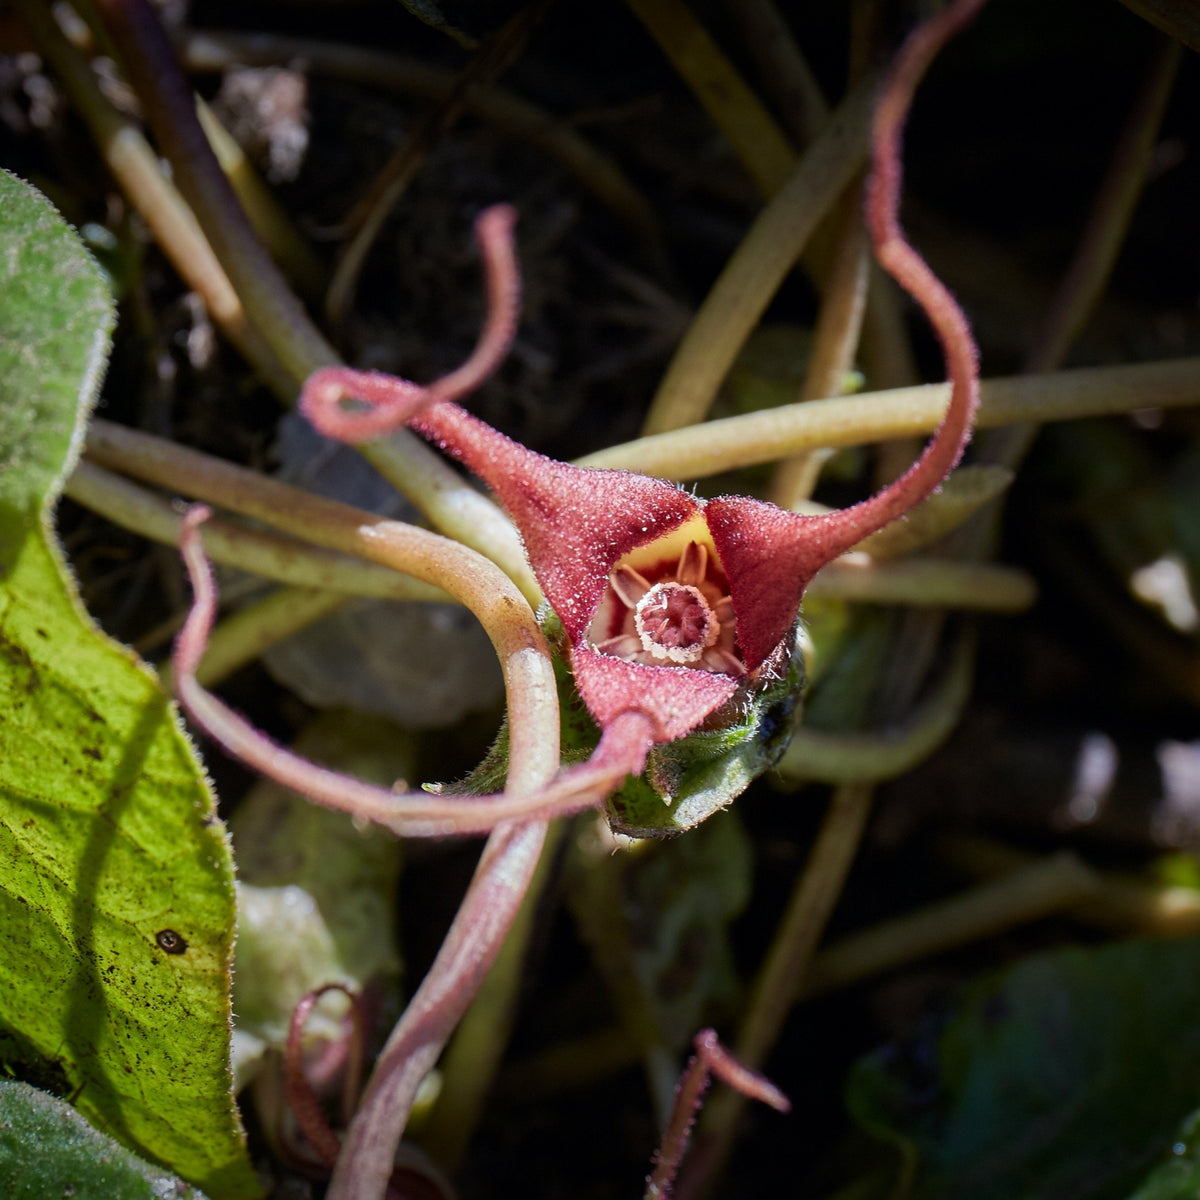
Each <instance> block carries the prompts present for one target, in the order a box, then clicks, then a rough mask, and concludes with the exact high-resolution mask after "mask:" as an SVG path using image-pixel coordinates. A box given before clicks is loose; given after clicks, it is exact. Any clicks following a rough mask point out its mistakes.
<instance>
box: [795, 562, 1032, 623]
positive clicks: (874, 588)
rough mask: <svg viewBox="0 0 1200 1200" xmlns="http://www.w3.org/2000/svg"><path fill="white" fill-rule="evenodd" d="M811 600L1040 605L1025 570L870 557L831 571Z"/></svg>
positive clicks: (814, 586) (983, 607)
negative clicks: (821, 597) (818, 597)
mask: <svg viewBox="0 0 1200 1200" xmlns="http://www.w3.org/2000/svg"><path fill="white" fill-rule="evenodd" d="M806 595H808V596H812V597H816V596H827V597H834V598H837V599H839V600H857V601H860V602H862V603H864V604H911V605H915V606H917V607H920V608H961V609H971V610H974V611H976V612H995V613H1019V612H1024V611H1025V610H1026V609H1027V608H1029V607H1030V606H1031V605H1032V604H1033V602H1034V600H1036V599H1037V585H1036V584H1035V583H1034V581H1033V578H1032V576H1030V575H1029V574H1028V573H1027V572H1025V571H1022V570H1021V569H1020V568H1019V567H1006V566H1001V565H998V564H996V563H975V562H960V561H958V560H957V559H950V558H912V559H905V560H904V561H902V562H878V563H877V562H872V561H871V560H870V559H869V558H867V557H866V555H858V554H851V555H848V556H847V557H845V558H841V559H838V560H837V561H836V562H833V563H830V564H829V566H827V567H825V568H824V569H823V570H822V571H821V572H820V574H819V575H817V577H816V578H815V579H814V580H813V581H812V583H810V584H809V585H808V589H807V591H806Z"/></svg>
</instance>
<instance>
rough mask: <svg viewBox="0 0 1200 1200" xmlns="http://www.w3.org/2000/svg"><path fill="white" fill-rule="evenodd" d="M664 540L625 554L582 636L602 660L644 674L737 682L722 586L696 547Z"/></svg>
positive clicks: (688, 541) (708, 554)
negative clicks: (671, 670) (666, 672)
mask: <svg viewBox="0 0 1200 1200" xmlns="http://www.w3.org/2000/svg"><path fill="white" fill-rule="evenodd" d="M680 540H681V539H680V535H678V534H676V535H668V537H666V538H664V539H661V540H660V541H659V542H654V543H651V544H650V545H648V546H642V547H640V548H639V549H638V550H635V551H633V552H631V553H630V554H627V555H625V556H624V557H623V558H622V559H621V560H620V561H619V562H618V563H617V564H616V566H614V567H613V569H612V570H611V571H610V572H609V576H608V591H607V593H606V594H605V597H604V599H603V600H602V601H601V604H600V607H599V609H598V610H597V612H596V616H595V617H594V618H593V620H592V623H591V625H590V627H589V629H588V640H589V641H590V642H591V644H592V645H593V646H594V647H595V649H597V650H599V651H600V652H601V653H602V654H611V655H613V656H614V657H615V658H623V659H625V660H627V661H629V662H639V663H643V664H645V665H646V666H651V667H692V668H695V669H697V670H702V671H715V672H717V673H718V674H722V675H744V674H745V673H746V665H745V663H744V662H743V661H742V660H741V658H740V657H739V656H738V654H737V651H736V641H737V625H736V622H735V620H734V615H733V602H732V600H730V598H729V581H728V579H727V578H726V576H725V572H724V571H723V570H722V569H721V566H720V563H719V561H718V559H717V556H716V554H715V553H714V552H713V551H711V550H710V548H709V547H708V546H707V545H706V544H705V543H704V542H703V541H699V540H697V539H696V538H694V537H691V536H688V534H687V533H686V532H685V534H684V535H683V545H682V549H677V547H678V545H679V542H680Z"/></svg>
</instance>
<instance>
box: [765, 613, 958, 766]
mask: <svg viewBox="0 0 1200 1200" xmlns="http://www.w3.org/2000/svg"><path fill="white" fill-rule="evenodd" d="M974 652H975V649H974V639H973V638H969V637H964V638H962V639H960V641H959V643H958V645H957V646H956V647H955V650H954V653H953V655H952V656H951V659H950V662H949V664H948V666H947V668H946V671H945V674H944V675H943V676H942V678H941V680H939V682H938V684H937V686H936V687H935V689H934V691H933V692H932V694H931V695H929V696H928V697H927V698H926V699H925V700H923V701H922V702H921V703H920V704H919V705H918V706H917V708H916V709H915V710H914V711H913V712H912V713H911V714H910V715H909V716H908V717H907V719H906V720H905V721H904V723H903V724H901V725H897V726H894V727H893V728H891V729H882V730H879V731H878V732H875V733H826V732H824V731H822V730H819V729H811V728H808V727H807V726H805V725H801V726H800V727H799V728H798V729H797V730H796V731H795V733H794V734H793V735H792V741H791V743H790V745H789V746H788V748H787V750H786V751H785V753H784V756H783V758H782V760H781V761H780V763H779V768H778V769H779V772H780V774H781V775H783V777H784V778H785V779H788V780H794V781H800V780H811V781H814V782H820V783H838V784H849V783H854V782H857V783H882V782H883V781H884V780H887V779H896V778H897V777H899V776H900V775H903V774H904V773H905V772H906V771H910V770H911V769H912V768H913V767H914V766H916V765H917V764H918V763H920V762H923V761H924V760H925V759H926V758H928V757H929V755H931V754H932V753H933V752H934V750H936V749H937V748H938V747H939V746H940V745H941V744H942V743H943V742H944V741H945V740H946V739H947V738H948V737H949V736H950V734H951V733H952V732H953V730H954V727H955V725H957V724H958V719H959V717H960V716H961V715H962V710H963V707H964V706H965V705H966V702H967V698H968V697H969V696H970V693H971V678H972V673H973V672H972V667H973V664H974Z"/></svg>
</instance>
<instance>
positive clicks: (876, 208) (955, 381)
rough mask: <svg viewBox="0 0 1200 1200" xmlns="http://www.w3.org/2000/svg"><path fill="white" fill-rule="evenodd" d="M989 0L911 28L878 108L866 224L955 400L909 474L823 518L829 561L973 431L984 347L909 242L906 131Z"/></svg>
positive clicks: (899, 510)
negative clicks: (929, 336)
mask: <svg viewBox="0 0 1200 1200" xmlns="http://www.w3.org/2000/svg"><path fill="white" fill-rule="evenodd" d="M984 3H985V0H955V2H954V3H952V4H950V5H948V6H947V7H946V8H945V9H943V10H942V11H941V12H940V13H938V15H937V16H935V17H933V18H932V19H931V20H929V21H926V22H925V24H923V25H920V26H918V27H917V28H916V29H915V30H913V32H912V33H911V34H910V35H909V37H908V39H907V41H905V43H904V45H903V46H902V47H901V49H900V52H899V54H898V55H897V56H896V60H895V63H894V65H893V67H892V71H891V73H890V74H889V76H888V79H887V81H886V83H885V84H884V87H883V91H882V93H881V94H880V97H879V104H878V107H877V108H876V111H875V122H874V127H873V129H872V134H871V158H872V169H871V176H870V178H869V179H868V180H867V205H866V221H867V228H868V229H869V230H870V233H871V240H872V242H873V243H874V247H875V256H876V258H877V259H878V260H879V264H880V266H882V267H883V268H884V270H886V271H887V272H888V273H889V274H890V275H891V276H892V277H893V278H894V279H895V280H896V282H897V283H899V284H900V286H901V287H903V288H904V290H905V291H907V292H908V293H909V294H910V295H911V296H912V297H913V299H914V300H916V301H917V303H918V304H919V305H920V306H921V307H922V308H923V309H924V310H925V313H926V315H927V316H928V318H929V321H930V324H932V325H933V327H934V330H935V332H936V333H937V336H938V340H939V341H940V342H941V344H942V350H943V353H944V354H945V358H946V374H947V377H948V378H949V380H950V383H951V393H950V404H949V407H948V408H947V409H946V416H945V418H944V419H943V420H942V423H941V425H940V426H938V429H937V432H936V433H935V434H934V435H933V438H932V440H931V441H930V442H929V444H928V445H927V446H926V447H925V451H924V453H923V454H922V455H921V457H920V458H919V459H917V461H916V462H915V463H914V464H913V465H912V466H911V467H910V468H909V469H908V471H907V472H905V474H903V475H902V476H900V478H899V479H897V480H896V481H895V482H894V483H892V484H890V485H889V486H888V487H886V488H884V489H883V491H881V492H878V493H876V495H874V496H872V497H871V498H870V499H869V500H864V501H863V502H862V503H861V504H856V505H854V506H853V507H851V508H847V509H843V510H842V511H841V512H836V513H830V514H829V515H828V517H824V518H821V519H820V520H821V522H822V524H824V526H825V530H824V531H823V532H824V535H825V538H826V539H827V540H825V541H824V546H825V548H826V552H827V553H828V556H829V559H830V560H832V559H833V558H836V557H837V556H838V555H840V554H844V553H845V552H846V551H847V550H849V549H850V548H851V547H852V546H854V545H855V544H856V543H858V542H860V541H862V539H863V538H865V537H867V536H868V535H869V534H872V533H874V532H875V531H876V530H877V529H881V528H883V526H884V525H887V524H888V523H889V522H890V521H894V520H895V519H896V518H897V517H901V516H903V515H904V514H905V513H906V512H908V511H909V509H911V508H912V507H913V506H914V505H915V504H917V503H919V502H920V501H921V500H923V499H924V498H925V497H926V496H928V495H929V494H930V493H931V492H934V491H936V490H937V488H938V487H939V486H940V485H941V483H942V481H943V480H944V479H945V478H946V476H947V475H949V474H950V472H951V471H952V470H953V469H954V467H955V466H956V465H957V463H958V460H959V459H960V458H961V457H962V453H963V450H964V449H965V447H966V444H967V442H968V441H969V440H970V437H971V429H972V426H973V424H974V420H975V410H976V408H977V407H978V405H979V352H978V350H977V349H976V346H975V339H974V338H973V337H972V335H971V327H970V324H969V323H968V321H967V318H966V316H965V314H964V313H963V311H962V309H961V308H960V307H959V306H958V302H957V301H956V300H955V299H954V297H953V296H952V295H951V294H950V292H949V290H948V289H947V288H946V287H945V285H944V284H943V283H942V282H941V280H939V279H938V277H937V276H936V275H935V274H934V273H933V271H932V270H930V268H929V265H928V264H927V263H926V262H925V260H924V259H923V258H922V257H921V256H920V254H918V253H917V251H916V250H914V249H913V247H912V246H911V245H910V244H909V243H908V241H907V240H906V238H905V236H904V231H903V229H902V228H901V226H900V190H901V183H902V179H903V168H902V165H901V135H902V133H903V130H904V123H905V121H906V120H907V118H908V112H909V109H910V107H911V106H912V98H913V94H914V92H915V91H916V88H917V85H918V83H920V81H921V78H922V76H924V74H925V71H926V70H927V69H928V67H929V64H930V63H931V62H932V61H933V59H934V57H935V56H936V54H937V53H938V51H939V50H940V49H941V48H942V47H943V46H944V45H945V43H946V42H947V41H949V40H950V38H952V37H953V36H954V35H955V34H956V33H957V32H958V31H959V30H960V29H962V27H963V26H964V25H966V24H967V23H968V22H969V21H971V19H972V18H973V17H974V16H975V14H976V13H977V12H978V11H979V9H980V8H982V7H983V5H984Z"/></svg>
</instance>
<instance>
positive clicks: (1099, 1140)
mask: <svg viewBox="0 0 1200 1200" xmlns="http://www.w3.org/2000/svg"><path fill="white" fill-rule="evenodd" d="M1198 988H1200V941H1196V940H1187V941H1177V942H1129V943H1125V944H1122V945H1116V946H1107V947H1104V948H1102V949H1098V950H1064V951H1059V952H1056V953H1053V954H1045V955H1039V956H1038V957H1036V958H1032V959H1029V960H1027V961H1025V962H1022V963H1020V964H1018V965H1017V966H1016V967H1014V968H1012V969H1010V970H1008V971H1005V972H1002V973H1000V974H999V975H995V976H992V977H991V978H990V979H987V980H984V981H982V982H981V983H980V984H978V985H976V986H975V987H974V988H972V989H971V990H970V991H969V993H968V994H967V996H966V998H965V1000H964V1002H963V1003H962V1005H961V1006H960V1008H959V1010H958V1012H957V1014H956V1015H955V1016H954V1017H953V1018H952V1019H951V1020H949V1022H947V1023H946V1025H945V1026H944V1028H942V1030H941V1031H940V1033H938V1034H936V1035H931V1036H928V1037H925V1038H921V1039H918V1040H917V1041H915V1042H914V1043H912V1044H910V1045H908V1046H906V1047H904V1048H903V1049H902V1050H897V1049H896V1048H886V1049H884V1050H880V1051H877V1052H875V1053H874V1054H872V1055H870V1056H868V1057H867V1058H865V1059H862V1060H860V1061H859V1063H858V1064H857V1065H856V1066H855V1068H854V1070H853V1072H852V1075H851V1079H850V1083H849V1092H848V1101H849V1105H850V1108H851V1111H852V1112H853V1114H854V1116H855V1118H856V1119H857V1120H858V1121H859V1123H860V1124H862V1125H863V1126H864V1127H865V1128H866V1129H867V1130H868V1131H869V1132H871V1133H874V1134H875V1135H876V1136H878V1137H882V1138H884V1139H886V1140H888V1141H889V1142H891V1143H892V1144H893V1145H895V1146H897V1147H899V1148H900V1149H901V1153H902V1158H903V1159H904V1160H905V1162H904V1166H903V1170H902V1177H906V1176H907V1175H908V1174H909V1170H910V1169H912V1170H913V1175H914V1177H913V1185H912V1189H911V1191H909V1192H908V1193H907V1195H908V1196H909V1197H910V1198H911V1200H949V1198H951V1197H956V1198H957V1197H962V1196H970V1197H972V1200H1012V1197H1016V1196H1019V1197H1021V1198H1022V1200H1043V1198H1044V1200H1061V1198H1062V1197H1064V1196H1071V1197H1075V1198H1077V1200H1084V1198H1086V1200H1121V1198H1122V1197H1126V1196H1128V1195H1129V1193H1130V1191H1131V1190H1132V1189H1134V1188H1135V1187H1137V1185H1138V1184H1139V1181H1141V1180H1142V1179H1143V1178H1145V1176H1146V1172H1147V1170H1149V1169H1150V1168H1151V1166H1152V1164H1153V1163H1154V1161H1155V1159H1156V1158H1158V1157H1159V1156H1160V1155H1163V1154H1164V1153H1166V1152H1168V1151H1169V1149H1170V1147H1171V1146H1172V1145H1173V1144H1174V1143H1175V1142H1176V1140H1177V1137H1178V1135H1177V1130H1178V1128H1179V1125H1180V1122H1181V1120H1183V1119H1184V1118H1185V1117H1186V1115H1187V1114H1189V1113H1191V1112H1192V1111H1193V1110H1194V1109H1195V1108H1196V1104H1197V1100H1198V1099H1200V1022H1197V1020H1196V994H1197V989H1198ZM1184 1194H1186V1195H1188V1196H1194V1195H1195V1194H1196V1193H1195V1191H1192V1192H1187V1193H1183V1192H1180V1193H1176V1192H1154V1193H1147V1195H1154V1196H1156V1197H1160V1196H1161V1197H1169V1196H1175V1195H1184ZM1139 1196H1141V1193H1139ZM1143 1200H1144V1197H1143Z"/></svg>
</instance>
